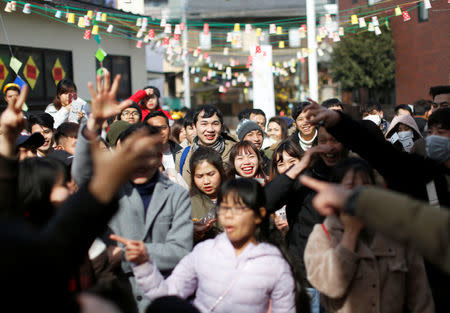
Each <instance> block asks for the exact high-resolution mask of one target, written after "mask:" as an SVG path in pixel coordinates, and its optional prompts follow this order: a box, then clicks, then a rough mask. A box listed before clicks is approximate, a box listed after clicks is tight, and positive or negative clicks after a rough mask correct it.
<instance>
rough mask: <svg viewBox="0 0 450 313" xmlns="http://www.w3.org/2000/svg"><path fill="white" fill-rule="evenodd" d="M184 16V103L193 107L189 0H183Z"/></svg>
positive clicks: (188, 106)
mask: <svg viewBox="0 0 450 313" xmlns="http://www.w3.org/2000/svg"><path fill="white" fill-rule="evenodd" d="M183 2H184V5H183V17H182V19H181V21H182V22H183V23H184V30H183V60H184V70H183V82H184V105H185V106H186V107H187V108H191V76H190V72H189V51H188V27H187V22H186V14H187V8H188V0H183Z"/></svg>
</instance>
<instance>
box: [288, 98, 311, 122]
mask: <svg viewBox="0 0 450 313" xmlns="http://www.w3.org/2000/svg"><path fill="white" fill-rule="evenodd" d="M309 104H310V103H309V102H300V103H297V104H296V105H295V106H294V108H293V109H292V118H293V119H294V121H295V120H297V117H298V116H299V115H300V114H301V113H302V112H303V110H304V109H305V107H306V106H308V105H309Z"/></svg>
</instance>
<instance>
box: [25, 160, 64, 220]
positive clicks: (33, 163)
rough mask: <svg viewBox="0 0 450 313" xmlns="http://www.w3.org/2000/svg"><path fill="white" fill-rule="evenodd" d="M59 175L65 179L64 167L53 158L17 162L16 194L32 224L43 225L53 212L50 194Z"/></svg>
mask: <svg viewBox="0 0 450 313" xmlns="http://www.w3.org/2000/svg"><path fill="white" fill-rule="evenodd" d="M61 176H62V177H63V178H64V181H66V170H65V167H64V165H63V164H62V163H61V162H58V161H57V160H54V159H49V158H37V157H36V158H28V159H25V160H23V161H21V162H20V163H19V177H18V186H19V188H18V189H19V190H18V196H19V199H20V205H21V207H22V211H23V212H24V213H25V215H26V216H27V218H28V220H29V221H30V222H31V224H32V225H34V226H36V227H39V228H41V227H43V226H45V225H46V224H47V222H48V221H49V220H50V218H51V217H52V216H53V214H54V213H55V208H54V207H53V206H52V204H51V203H50V194H51V192H52V188H53V186H54V185H55V183H56V182H57V179H58V178H60V177H61Z"/></svg>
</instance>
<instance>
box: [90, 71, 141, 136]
mask: <svg viewBox="0 0 450 313" xmlns="http://www.w3.org/2000/svg"><path fill="white" fill-rule="evenodd" d="M120 78H121V76H120V74H119V75H116V77H115V78H114V80H113V83H112V85H111V74H110V73H109V71H107V70H106V69H103V76H100V75H97V77H96V85H97V90H94V86H93V84H92V83H91V82H89V83H88V87H89V92H90V93H91V98H92V99H91V113H90V115H89V120H88V125H87V126H88V128H89V130H96V129H98V128H100V127H101V125H102V124H103V122H104V121H105V120H107V119H108V118H110V117H114V116H116V115H118V114H120V112H122V111H123V110H124V109H126V108H127V107H129V106H130V105H131V104H132V101H131V100H125V101H122V102H121V103H119V101H117V91H118V89H119V83H120Z"/></svg>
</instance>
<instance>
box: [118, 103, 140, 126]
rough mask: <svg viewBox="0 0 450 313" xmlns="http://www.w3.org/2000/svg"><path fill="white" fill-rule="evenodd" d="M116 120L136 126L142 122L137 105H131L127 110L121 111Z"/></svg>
mask: <svg viewBox="0 0 450 313" xmlns="http://www.w3.org/2000/svg"><path fill="white" fill-rule="evenodd" d="M117 119H118V120H122V121H125V122H128V123H130V124H137V123H140V121H142V111H141V108H140V107H139V105H137V104H135V103H133V104H132V105H130V106H129V107H128V108H126V109H125V110H123V111H122V112H121V113H120V114H119V115H118V116H117Z"/></svg>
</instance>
